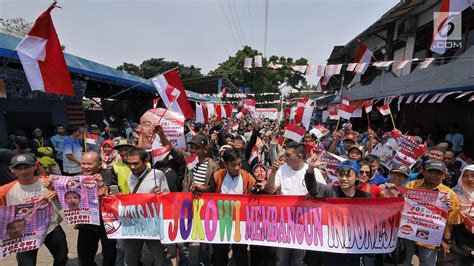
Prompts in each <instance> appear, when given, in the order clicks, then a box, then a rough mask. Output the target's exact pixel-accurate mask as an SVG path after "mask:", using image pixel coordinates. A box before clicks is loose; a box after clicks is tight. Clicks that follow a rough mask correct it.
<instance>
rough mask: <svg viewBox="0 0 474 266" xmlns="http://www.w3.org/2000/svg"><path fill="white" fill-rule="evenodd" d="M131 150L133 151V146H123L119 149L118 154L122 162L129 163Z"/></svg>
mask: <svg viewBox="0 0 474 266" xmlns="http://www.w3.org/2000/svg"><path fill="white" fill-rule="evenodd" d="M131 149H133V147H132V146H122V147H120V148H119V150H118V153H119V155H120V157H121V158H122V161H124V162H125V161H127V153H128V152H129V151H130V150H131Z"/></svg>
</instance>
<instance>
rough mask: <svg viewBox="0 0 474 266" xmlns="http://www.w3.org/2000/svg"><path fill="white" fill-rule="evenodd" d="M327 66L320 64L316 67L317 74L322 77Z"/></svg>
mask: <svg viewBox="0 0 474 266" xmlns="http://www.w3.org/2000/svg"><path fill="white" fill-rule="evenodd" d="M325 68H326V66H325V65H318V66H317V69H316V76H318V77H322V76H324V69H325Z"/></svg>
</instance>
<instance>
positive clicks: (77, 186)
mask: <svg viewBox="0 0 474 266" xmlns="http://www.w3.org/2000/svg"><path fill="white" fill-rule="evenodd" d="M51 178H52V180H53V185H54V188H55V189H56V192H57V194H58V199H59V203H60V205H61V209H62V210H63V212H64V217H65V218H66V222H67V223H68V224H96V225H100V220H99V197H98V195H97V182H96V181H95V179H94V177H92V176H54V175H53V176H51Z"/></svg>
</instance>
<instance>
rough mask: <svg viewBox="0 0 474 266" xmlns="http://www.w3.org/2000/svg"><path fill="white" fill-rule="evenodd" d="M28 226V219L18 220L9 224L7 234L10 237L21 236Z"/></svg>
mask: <svg viewBox="0 0 474 266" xmlns="http://www.w3.org/2000/svg"><path fill="white" fill-rule="evenodd" d="M25 227H26V220H18V221H14V222H11V223H9V224H8V225H7V235H8V237H9V238H10V239H15V238H20V237H21V235H22V232H23V229H25Z"/></svg>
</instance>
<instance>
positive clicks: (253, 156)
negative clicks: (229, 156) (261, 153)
mask: <svg viewBox="0 0 474 266" xmlns="http://www.w3.org/2000/svg"><path fill="white" fill-rule="evenodd" d="M255 158H258V148H257V146H253V148H252V153H251V154H250V158H249V160H248V163H249V164H251V163H252V162H253V160H255Z"/></svg>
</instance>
